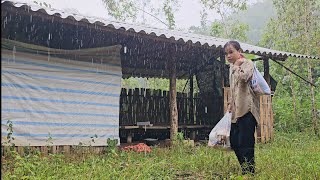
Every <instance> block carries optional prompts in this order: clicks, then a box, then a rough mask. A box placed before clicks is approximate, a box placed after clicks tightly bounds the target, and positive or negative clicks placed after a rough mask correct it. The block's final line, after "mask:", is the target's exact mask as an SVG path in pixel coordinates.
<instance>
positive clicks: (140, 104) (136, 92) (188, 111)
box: [120, 88, 208, 126]
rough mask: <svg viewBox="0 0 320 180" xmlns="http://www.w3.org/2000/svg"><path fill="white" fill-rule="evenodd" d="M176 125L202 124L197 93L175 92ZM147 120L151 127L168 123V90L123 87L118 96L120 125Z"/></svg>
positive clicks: (203, 118) (203, 113)
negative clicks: (192, 94) (190, 94)
mask: <svg viewBox="0 0 320 180" xmlns="http://www.w3.org/2000/svg"><path fill="white" fill-rule="evenodd" d="M177 108H178V124H179V125H204V124H206V123H207V124H208V122H206V121H205V120H206V112H205V107H204V105H203V103H202V101H201V100H200V98H199V96H198V94H195V95H194V97H193V98H189V94H188V93H180V92H178V93H177ZM139 121H150V123H151V124H153V125H154V126H167V125H170V122H169V91H162V90H154V89H144V88H141V89H139V88H136V89H128V90H127V89H124V88H123V89H122V90H121V95H120V126H130V125H135V124H137V122H139Z"/></svg>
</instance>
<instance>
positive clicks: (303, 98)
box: [260, 0, 320, 134]
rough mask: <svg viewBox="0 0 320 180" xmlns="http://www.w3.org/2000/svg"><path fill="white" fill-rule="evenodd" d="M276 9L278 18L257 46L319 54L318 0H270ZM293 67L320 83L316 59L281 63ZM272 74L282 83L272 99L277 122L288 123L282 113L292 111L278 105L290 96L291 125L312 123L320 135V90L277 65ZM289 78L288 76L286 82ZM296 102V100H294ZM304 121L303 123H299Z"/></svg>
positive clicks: (319, 65)
mask: <svg viewBox="0 0 320 180" xmlns="http://www.w3.org/2000/svg"><path fill="white" fill-rule="evenodd" d="M273 3H274V6H275V8H276V10H277V17H275V18H273V19H272V20H271V21H270V22H269V23H268V28H267V30H266V32H265V34H264V36H263V39H262V41H261V42H260V45H262V46H265V47H267V48H273V49H278V50H283V51H290V52H295V53H299V54H310V55H312V54H313V55H318V56H319V54H320V44H319V39H320V17H319V16H320V15H319V12H320V11H319V9H320V2H319V0H302V1H300V0H292V1H289V0H277V1H275V0H274V1H273ZM283 64H284V65H286V66H287V67H290V68H292V70H294V71H295V72H297V73H298V74H300V75H301V76H304V77H308V80H309V81H310V82H311V83H313V84H316V85H319V81H320V80H319V78H320V77H319V76H315V75H314V72H317V71H319V67H320V63H319V60H310V59H298V58H288V59H287V61H286V62H284V63H283ZM271 73H272V74H274V77H275V78H277V80H278V81H279V82H282V86H281V88H278V90H277V92H276V95H277V96H275V98H274V104H275V110H276V116H278V117H280V118H279V123H281V122H282V123H285V124H287V123H288V122H289V121H291V119H287V118H289V115H288V114H287V115H286V116H281V115H280V114H281V113H282V114H284V113H285V111H289V112H290V110H291V108H292V107H289V106H277V103H279V104H281V102H282V101H284V100H287V99H291V97H294V99H293V108H296V111H297V113H296V114H297V116H298V117H296V119H297V121H296V124H295V126H294V128H296V127H298V128H299V129H301V128H308V126H309V125H311V126H312V128H313V130H314V132H315V134H319V127H318V122H317V121H318V117H317V111H319V109H320V107H319V103H318V104H317V102H319V100H320V99H319V98H320V94H319V91H315V90H314V86H312V85H311V84H307V83H306V82H305V81H302V80H301V79H299V78H297V77H296V76H290V75H288V74H286V73H285V72H284V70H283V69H282V68H280V67H273V68H272V69H271ZM288 79H290V80H289V81H288ZM296 101H297V102H296ZM301 120H303V122H301Z"/></svg>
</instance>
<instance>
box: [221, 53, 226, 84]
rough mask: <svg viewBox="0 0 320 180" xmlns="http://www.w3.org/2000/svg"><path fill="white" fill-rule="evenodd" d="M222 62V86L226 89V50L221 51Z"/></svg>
mask: <svg viewBox="0 0 320 180" xmlns="http://www.w3.org/2000/svg"><path fill="white" fill-rule="evenodd" d="M220 61H221V64H222V67H221V74H222V76H221V83H222V86H221V87H224V84H225V82H224V81H225V79H224V72H225V69H224V68H225V64H226V56H225V53H224V49H221V50H220Z"/></svg>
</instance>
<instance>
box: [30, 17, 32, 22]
mask: <svg viewBox="0 0 320 180" xmlns="http://www.w3.org/2000/svg"><path fill="white" fill-rule="evenodd" d="M30 23H32V15H31V16H30Z"/></svg>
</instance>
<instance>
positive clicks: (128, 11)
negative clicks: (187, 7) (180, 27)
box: [102, 0, 180, 29]
mask: <svg viewBox="0 0 320 180" xmlns="http://www.w3.org/2000/svg"><path fill="white" fill-rule="evenodd" d="M102 2H103V3H104V4H105V6H106V9H107V11H108V14H109V15H110V16H112V17H114V18H115V19H116V20H120V21H129V22H139V23H141V24H146V23H148V20H147V19H152V20H153V21H154V20H156V21H157V22H160V23H162V24H164V25H166V27H167V28H168V29H174V28H175V17H174V12H175V11H177V10H178V9H179V7H180V4H179V3H180V1H179V0H161V1H158V2H156V3H154V2H153V3H151V0H102ZM146 16H149V17H152V18H146ZM163 16H164V19H165V20H162V18H161V17H163Z"/></svg>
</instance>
